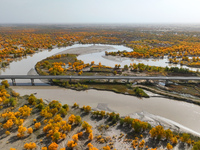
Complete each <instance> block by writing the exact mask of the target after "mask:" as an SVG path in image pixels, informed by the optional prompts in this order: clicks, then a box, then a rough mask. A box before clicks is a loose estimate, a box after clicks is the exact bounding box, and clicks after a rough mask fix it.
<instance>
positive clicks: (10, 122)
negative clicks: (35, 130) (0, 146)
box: [3, 119, 13, 129]
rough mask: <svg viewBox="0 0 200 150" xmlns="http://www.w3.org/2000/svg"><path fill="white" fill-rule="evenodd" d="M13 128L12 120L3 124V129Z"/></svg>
mask: <svg viewBox="0 0 200 150" xmlns="http://www.w3.org/2000/svg"><path fill="white" fill-rule="evenodd" d="M12 126H13V121H12V119H9V120H8V121H7V122H6V123H4V124H3V128H4V129H9V128H11V127H12Z"/></svg>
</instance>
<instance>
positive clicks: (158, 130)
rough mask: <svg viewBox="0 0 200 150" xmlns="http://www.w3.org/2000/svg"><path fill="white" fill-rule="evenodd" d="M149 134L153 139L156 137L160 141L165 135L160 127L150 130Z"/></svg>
mask: <svg viewBox="0 0 200 150" xmlns="http://www.w3.org/2000/svg"><path fill="white" fill-rule="evenodd" d="M149 133H150V135H151V137H153V138H155V137H156V138H157V139H158V140H160V139H161V138H162V137H164V135H165V131H164V129H163V127H162V126H160V125H158V126H156V127H155V128H152V129H151V130H150V132H149Z"/></svg>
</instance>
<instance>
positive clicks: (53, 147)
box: [48, 142, 58, 150]
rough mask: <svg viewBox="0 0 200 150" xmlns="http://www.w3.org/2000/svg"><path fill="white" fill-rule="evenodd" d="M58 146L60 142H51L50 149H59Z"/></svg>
mask: <svg viewBox="0 0 200 150" xmlns="http://www.w3.org/2000/svg"><path fill="white" fill-rule="evenodd" d="M57 148H58V144H56V143H55V142H53V143H51V144H50V145H49V147H48V150H57Z"/></svg>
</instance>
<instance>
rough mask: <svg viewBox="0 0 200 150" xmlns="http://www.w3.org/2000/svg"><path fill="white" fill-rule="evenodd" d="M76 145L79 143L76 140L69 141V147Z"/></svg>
mask: <svg viewBox="0 0 200 150" xmlns="http://www.w3.org/2000/svg"><path fill="white" fill-rule="evenodd" d="M76 145H77V143H76V142H74V141H73V140H71V141H68V142H67V147H69V148H73V147H75V146H76Z"/></svg>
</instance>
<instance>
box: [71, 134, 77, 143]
mask: <svg viewBox="0 0 200 150" xmlns="http://www.w3.org/2000/svg"><path fill="white" fill-rule="evenodd" d="M72 139H73V140H74V142H77V141H78V134H74V135H73V136H72Z"/></svg>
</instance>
